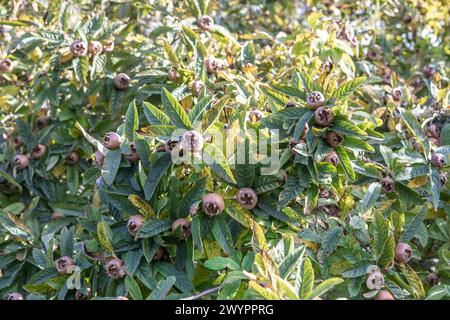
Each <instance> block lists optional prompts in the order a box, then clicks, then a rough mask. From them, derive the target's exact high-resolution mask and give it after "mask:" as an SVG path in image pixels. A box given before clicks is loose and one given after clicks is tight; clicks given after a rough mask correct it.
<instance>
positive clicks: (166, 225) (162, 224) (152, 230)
mask: <svg viewBox="0 0 450 320" xmlns="http://www.w3.org/2000/svg"><path fill="white" fill-rule="evenodd" d="M171 226H172V224H171V222H170V221H169V220H149V221H147V222H146V223H145V224H144V225H143V226H142V228H141V229H140V230H139V232H138V234H137V235H136V237H137V238H150V237H153V236H155V235H157V234H160V233H162V232H164V231H166V230H169V229H170V227H171Z"/></svg>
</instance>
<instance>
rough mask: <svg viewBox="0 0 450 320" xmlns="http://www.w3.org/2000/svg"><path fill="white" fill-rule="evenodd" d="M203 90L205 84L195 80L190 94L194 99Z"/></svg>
mask: <svg viewBox="0 0 450 320" xmlns="http://www.w3.org/2000/svg"><path fill="white" fill-rule="evenodd" d="M203 89H205V84H204V83H203V82H202V81H200V80H196V81H194V83H193V84H192V94H193V95H194V96H195V97H198V96H199V95H200V94H201V93H202V90H203Z"/></svg>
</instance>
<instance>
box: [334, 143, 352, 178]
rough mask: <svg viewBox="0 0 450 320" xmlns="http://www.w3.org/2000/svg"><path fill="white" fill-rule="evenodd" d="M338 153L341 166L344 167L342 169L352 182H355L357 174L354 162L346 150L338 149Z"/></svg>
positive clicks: (340, 147)
mask: <svg viewBox="0 0 450 320" xmlns="http://www.w3.org/2000/svg"><path fill="white" fill-rule="evenodd" d="M335 149H336V153H337V154H338V156H339V160H340V164H341V165H342V168H343V169H344V172H345V175H346V176H347V178H348V179H349V180H350V181H355V179H356V174H355V171H354V170H353V165H352V162H351V161H350V158H349V156H348V154H347V152H346V151H345V150H344V147H342V146H339V147H336V148H335Z"/></svg>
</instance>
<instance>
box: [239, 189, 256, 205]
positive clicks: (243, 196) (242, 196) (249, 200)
mask: <svg viewBox="0 0 450 320" xmlns="http://www.w3.org/2000/svg"><path fill="white" fill-rule="evenodd" d="M236 201H237V202H238V203H239V204H240V205H241V206H242V207H243V208H245V209H247V210H252V209H253V208H254V207H256V205H257V204H258V195H257V194H256V192H255V190H253V189H250V188H242V189H240V190H239V191H238V193H237V194H236Z"/></svg>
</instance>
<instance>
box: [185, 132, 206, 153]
mask: <svg viewBox="0 0 450 320" xmlns="http://www.w3.org/2000/svg"><path fill="white" fill-rule="evenodd" d="M180 144H181V147H182V148H183V150H186V151H188V152H199V151H200V150H202V148H203V136H202V135H201V134H200V133H198V132H197V131H194V130H191V131H186V132H185V133H183V135H182V136H181V142H180Z"/></svg>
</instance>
